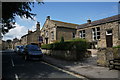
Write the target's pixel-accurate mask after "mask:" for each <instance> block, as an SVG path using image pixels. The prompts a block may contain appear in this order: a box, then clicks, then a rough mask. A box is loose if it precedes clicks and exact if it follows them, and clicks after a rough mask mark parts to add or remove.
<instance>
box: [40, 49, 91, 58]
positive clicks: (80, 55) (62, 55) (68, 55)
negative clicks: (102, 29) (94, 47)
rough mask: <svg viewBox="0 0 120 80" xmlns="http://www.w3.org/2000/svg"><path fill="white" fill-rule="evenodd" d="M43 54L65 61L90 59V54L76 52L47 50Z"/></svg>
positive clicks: (43, 50)
mask: <svg viewBox="0 0 120 80" xmlns="http://www.w3.org/2000/svg"><path fill="white" fill-rule="evenodd" d="M42 52H43V53H44V54H46V55H49V56H53V57H56V58H60V59H65V60H83V59H84V58H88V57H90V53H89V52H78V51H75V50H71V51H69V50H45V49H42Z"/></svg>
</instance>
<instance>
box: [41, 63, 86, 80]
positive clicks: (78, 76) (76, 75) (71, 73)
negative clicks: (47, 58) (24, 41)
mask: <svg viewBox="0 0 120 80" xmlns="http://www.w3.org/2000/svg"><path fill="white" fill-rule="evenodd" d="M42 63H44V64H47V65H49V66H51V67H53V68H55V69H58V70H60V71H62V72H65V73H67V74H70V75H73V76H75V77H77V78H82V79H84V80H88V79H87V78H85V77H83V76H80V75H78V74H75V73H73V72H69V71H67V70H64V69H61V68H58V67H56V66H54V65H51V64H49V63H46V62H42Z"/></svg>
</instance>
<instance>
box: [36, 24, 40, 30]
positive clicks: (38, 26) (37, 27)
mask: <svg viewBox="0 0 120 80" xmlns="http://www.w3.org/2000/svg"><path fill="white" fill-rule="evenodd" d="M36 29H37V30H40V22H37V24H36Z"/></svg>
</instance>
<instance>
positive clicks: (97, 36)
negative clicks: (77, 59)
mask: <svg viewBox="0 0 120 80" xmlns="http://www.w3.org/2000/svg"><path fill="white" fill-rule="evenodd" d="M92 36H93V40H99V39H100V27H96V28H92Z"/></svg>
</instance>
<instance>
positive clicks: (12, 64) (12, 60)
mask: <svg viewBox="0 0 120 80" xmlns="http://www.w3.org/2000/svg"><path fill="white" fill-rule="evenodd" d="M11 62H12V66H13V67H15V64H14V62H13V59H11Z"/></svg>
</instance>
